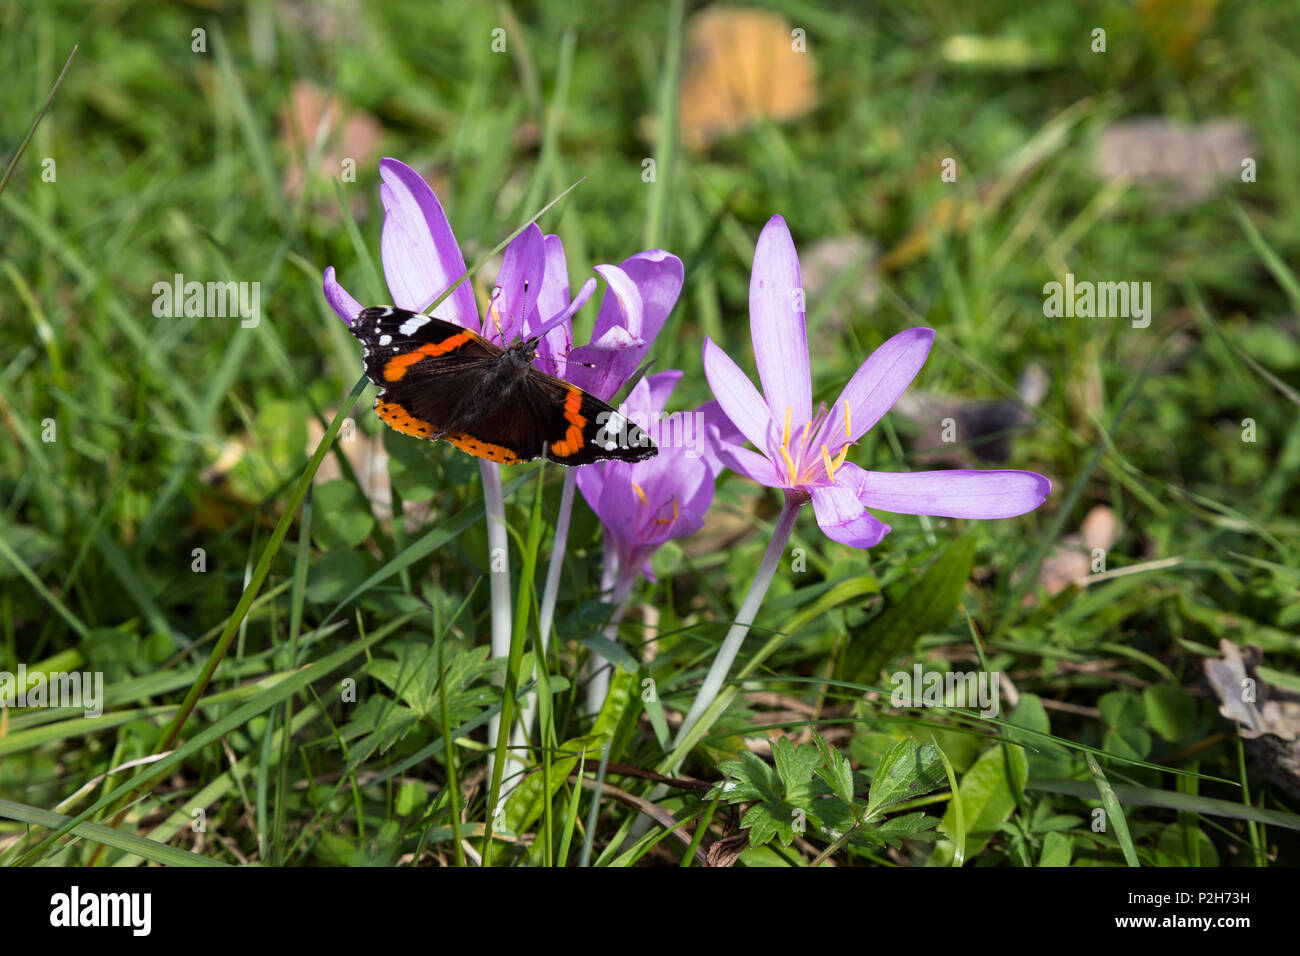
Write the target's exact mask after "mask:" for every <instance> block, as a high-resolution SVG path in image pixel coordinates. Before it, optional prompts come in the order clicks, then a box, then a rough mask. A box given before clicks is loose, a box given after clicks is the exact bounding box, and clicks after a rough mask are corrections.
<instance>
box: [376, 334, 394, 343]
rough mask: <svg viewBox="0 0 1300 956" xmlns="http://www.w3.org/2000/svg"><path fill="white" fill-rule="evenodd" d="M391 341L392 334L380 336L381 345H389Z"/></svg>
mask: <svg viewBox="0 0 1300 956" xmlns="http://www.w3.org/2000/svg"><path fill="white" fill-rule="evenodd" d="M391 341H393V337H392V336H391V335H381V336H379V344H380V345H387V344H388V343H389V342H391Z"/></svg>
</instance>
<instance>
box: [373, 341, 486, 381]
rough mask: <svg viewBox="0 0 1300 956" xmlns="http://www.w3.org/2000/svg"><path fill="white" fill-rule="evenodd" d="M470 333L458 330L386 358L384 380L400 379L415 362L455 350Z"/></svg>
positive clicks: (463, 342)
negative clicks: (445, 336)
mask: <svg viewBox="0 0 1300 956" xmlns="http://www.w3.org/2000/svg"><path fill="white" fill-rule="evenodd" d="M471 334H472V333H470V332H460V333H458V334H456V335H453V336H451V337H450V338H445V339H443V340H442V341H441V342H430V343H429V344H427V345H421V346H420V347H419V348H418V349H416V350H415V351H414V352H405V353H403V354H401V355H394V356H393V357H392V358H390V359H389V360H388V364H387V365H385V366H384V381H386V382H397V381H400V380H401V378H402V376H403V375H405V374H406V370H407V369H408V368H410V367H411V366H412V365H414V364H415V363H416V362H421V361H423V360H424V359H427V358H435V357H436V356H439V355H446V354H447V353H448V352H454V351H456V349H458V348H460V347H461V346H462V345H464V344H465V343H466V342H468V341H469V340H470V336H471Z"/></svg>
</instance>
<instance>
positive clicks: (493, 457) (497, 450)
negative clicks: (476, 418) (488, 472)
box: [442, 433, 523, 465]
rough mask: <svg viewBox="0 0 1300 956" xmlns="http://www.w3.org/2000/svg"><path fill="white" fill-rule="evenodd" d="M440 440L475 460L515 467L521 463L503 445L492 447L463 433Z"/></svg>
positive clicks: (519, 459) (520, 459)
mask: <svg viewBox="0 0 1300 956" xmlns="http://www.w3.org/2000/svg"><path fill="white" fill-rule="evenodd" d="M442 440H443V441H445V442H446V443H447V444H449V445H451V446H453V447H454V448H459V449H460V450H461V451H463V452H465V453H466V454H470V455H473V456H474V457H475V458H486V459H487V460H488V461H497V462H500V463H501V464H503V465H517V464H519V462H521V461H523V459H522V458H520V457H519V456H518V455H516V454H515V453H514V452H513V451H511V450H510V449H509V448H506V447H505V446H504V445H493V444H491V443H490V442H485V441H479V440H478V439H477V438H474V437H473V436H472V435H466V434H464V433H459V434H456V435H443V436H442Z"/></svg>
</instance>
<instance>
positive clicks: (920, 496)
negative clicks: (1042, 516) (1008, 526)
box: [862, 469, 1052, 518]
mask: <svg viewBox="0 0 1300 956" xmlns="http://www.w3.org/2000/svg"><path fill="white" fill-rule="evenodd" d="M865 474H866V481H865V483H864V484H863V487H862V502H863V504H865V505H866V506H867V507H869V508H879V509H880V510H881V511H893V512H896V513H898V514H909V515H936V516H940V517H945V518H1011V517H1014V516H1015V515H1022V514H1024V513H1025V512H1026V511H1033V510H1034V509H1035V508H1037V507H1038V506H1039V505H1041V504H1042V503H1043V501H1044V500H1045V499H1046V498H1047V495H1048V492H1050V491H1051V490H1052V483H1051V482H1050V481H1048V480H1047V479H1046V478H1044V477H1043V476H1042V475H1039V474H1035V473H1034V472H1032V471H966V470H961V469H958V470H954V471H912V472H884V471H868V472H865Z"/></svg>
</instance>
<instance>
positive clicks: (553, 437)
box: [525, 369, 659, 466]
mask: <svg viewBox="0 0 1300 956" xmlns="http://www.w3.org/2000/svg"><path fill="white" fill-rule="evenodd" d="M525 387H526V390H527V393H528V397H529V402H528V403H529V404H530V405H531V406H532V409H533V415H534V418H535V419H536V420H537V422H538V426H539V428H538V430H539V431H541V432H543V433H544V434H545V435H547V436H548V438H547V443H548V444H547V450H546V457H547V458H549V459H550V460H551V461H553V462H557V463H558V464H561V465H568V466H574V465H590V464H593V463H594V462H598V461H605V460H607V459H616V460H618V461H628V462H632V461H644V460H645V459H647V458H653V457H654V456H655V455H657V454H659V449H658V448H656V447H655V444H654V442H653V441H651V440H650V436H649V435H647V434H646V433H645V432H644V431H643V430H642V429H641V428H640V427H639V426H637V425H636V424H635V423H633V422H631V421H629V420H628V419H626V418H625V417H623V415H621V414H620V413H619V412H618V410H617V409H615V408H613V407H612V406H610V405H607V404H606V403H605V402H602V401H601V400H600V399H598V398H597V397H596V396H594V395H592V394H590V393H588V392H584V391H583V390H582V389H580V388H578V386H576V385H572V384H570V383H569V382H566V381H564V380H563V379H558V378H555V377H554V376H551V375H547V374H545V373H543V372H538V371H536V370H535V369H534V370H533V371H532V372H530V373H529V375H528V379H527V381H526V382H525Z"/></svg>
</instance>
